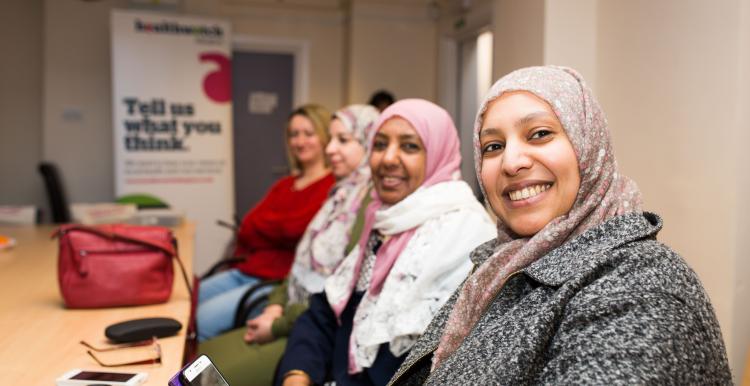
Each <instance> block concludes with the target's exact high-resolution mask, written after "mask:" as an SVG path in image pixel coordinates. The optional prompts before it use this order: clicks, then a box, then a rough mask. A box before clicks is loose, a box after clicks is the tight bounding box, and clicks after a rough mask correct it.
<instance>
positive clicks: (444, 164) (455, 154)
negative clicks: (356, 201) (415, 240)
mask: <svg viewBox="0 0 750 386" xmlns="http://www.w3.org/2000/svg"><path fill="white" fill-rule="evenodd" d="M395 117H400V118H403V119H405V120H406V121H408V122H409V123H410V124H411V125H412V126H413V127H414V129H415V130H416V131H417V134H419V137H420V139H421V140H422V143H423V144H424V146H425V151H426V153H427V154H426V165H425V180H424V182H423V183H422V185H421V186H420V187H419V188H418V190H419V189H422V188H425V187H428V186H432V185H435V184H437V183H439V182H444V181H452V180H457V179H460V178H461V171H460V166H461V153H460V152H459V142H458V130H457V129H456V126H455V125H454V124H453V119H451V117H450V115H449V114H448V112H447V111H445V110H444V109H443V108H441V107H440V106H438V105H436V104H434V103H432V102H429V101H426V100H423V99H402V100H400V101H398V102H396V103H394V104H392V105H390V106H389V107H388V108H387V109H385V110H384V111H383V113H382V114H381V115H380V118H379V119H378V120H377V121H376V122H375V125H374V127H375V128H376V130H375V132H377V131H378V130H379V129H380V127H381V126H382V125H383V124H384V123H385V122H386V121H388V120H389V119H392V118H395ZM372 140H374V138H373V139H371V141H372ZM369 147H370V148H372V143H370V146H369ZM372 194H373V200H372V202H370V205H369V206H368V207H367V210H366V213H365V223H364V228H363V229H362V235H363V236H362V237H360V240H359V251H360V252H359V257H358V261H357V264H356V266H355V269H354V277H353V278H352V280H351V283H350V284H349V290H348V291H349V296H347V297H346V298H343V299H342V300H341V301H339V302H338V303H336V304H332V305H331V306H332V308H333V310H334V312H335V313H336V316H337V317H338V316H340V315H341V313H342V312H343V311H344V307H346V303H347V302H348V301H349V297H350V296H351V292H352V291H353V290H354V286H355V285H356V283H357V279H358V278H359V271H360V266H361V264H362V261H363V260H364V256H365V253H366V249H367V248H366V244H367V241H368V239H369V237H368V235H369V234H370V232H372V230H373V225H374V224H375V213H376V212H377V211H378V209H381V208H383V207H384V206H385V204H384V203H383V202H382V201H381V200H380V198H379V197H378V195H377V193H376V192H375V191H374V190H373V193H372ZM395 205H398V204H395ZM419 225H420V224H415V226H414V227H413V228H411V229H409V230H407V231H404V232H402V233H399V234H397V235H393V236H391V237H390V238H388V239H387V240H386V241H385V242H384V243H383V245H382V246H381V247H380V249H378V253H377V256H376V259H375V265H374V266H373V271H372V278H371V280H370V286H369V289H368V292H369V294H370V295H371V296H377V295H378V294H379V293H380V290H381V289H382V287H383V282H384V281H385V279H386V277H387V276H388V273H389V272H390V271H391V268H392V267H393V264H394V263H395V262H396V259H397V258H398V256H399V255H400V254H401V251H402V250H403V249H404V247H405V246H406V244H407V243H408V242H409V240H410V239H411V237H412V235H413V234H414V231H415V230H416V228H418V226H419Z"/></svg>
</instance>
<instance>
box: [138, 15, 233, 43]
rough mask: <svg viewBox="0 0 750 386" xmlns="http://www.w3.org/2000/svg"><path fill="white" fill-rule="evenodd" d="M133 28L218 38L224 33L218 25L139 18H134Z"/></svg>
mask: <svg viewBox="0 0 750 386" xmlns="http://www.w3.org/2000/svg"><path fill="white" fill-rule="evenodd" d="M135 30H136V31H137V32H150V33H161V34H172V35H194V36H196V37H205V38H219V37H221V36H222V35H224V31H223V30H222V29H221V27H219V26H216V25H215V26H205V25H187V24H180V23H176V22H172V21H162V22H158V23H147V22H144V21H141V20H140V19H136V20H135Z"/></svg>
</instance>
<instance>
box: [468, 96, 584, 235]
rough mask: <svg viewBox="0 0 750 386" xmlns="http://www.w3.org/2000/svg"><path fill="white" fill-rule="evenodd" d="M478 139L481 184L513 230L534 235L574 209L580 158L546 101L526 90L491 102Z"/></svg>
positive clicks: (496, 210) (490, 200) (518, 233)
mask: <svg viewBox="0 0 750 386" xmlns="http://www.w3.org/2000/svg"><path fill="white" fill-rule="evenodd" d="M479 139H480V147H481V155H482V173H481V180H482V186H484V188H485V193H486V194H487V198H488V200H489V203H490V205H491V206H492V209H493V210H494V211H495V213H497V215H498V216H500V217H501V218H502V219H503V220H504V222H505V224H506V225H507V226H508V227H509V228H510V229H511V230H512V231H513V232H515V233H516V234H517V235H519V236H531V235H533V234H535V233H537V232H538V231H539V230H540V229H542V228H543V227H544V226H545V225H547V223H549V222H550V221H551V220H552V219H554V218H556V217H559V216H561V215H563V214H565V213H568V211H570V208H572V207H573V202H574V201H575V199H576V195H577V193H578V188H579V186H580V183H581V177H580V176H579V174H578V161H577V160H576V155H575V151H574V150H573V145H572V144H571V143H570V140H569V139H568V136H567V134H565V130H564V129H563V127H562V124H561V123H560V121H559V120H558V119H557V117H556V116H555V113H554V112H553V111H552V108H551V107H550V106H549V105H548V104H547V102H545V101H543V100H542V99H540V98H539V97H536V96H534V94H532V93H529V92H524V91H519V92H511V93H506V94H503V95H502V96H501V97H499V98H497V99H496V100H494V101H493V102H491V103H490V104H489V105H488V107H487V114H486V115H485V119H484V124H483V126H482V129H481V131H480V132H479Z"/></svg>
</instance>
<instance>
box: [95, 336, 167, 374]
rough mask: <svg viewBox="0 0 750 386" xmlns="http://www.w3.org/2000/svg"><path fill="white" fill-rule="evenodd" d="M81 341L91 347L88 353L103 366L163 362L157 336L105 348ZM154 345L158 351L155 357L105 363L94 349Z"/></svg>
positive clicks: (100, 350)
mask: <svg viewBox="0 0 750 386" xmlns="http://www.w3.org/2000/svg"><path fill="white" fill-rule="evenodd" d="M80 343H81V344H82V345H84V346H86V347H88V348H89V350H86V353H87V354H89V356H91V358H94V360H95V361H96V363H98V364H99V365H100V366H103V367H120V366H135V365H153V364H159V365H160V364H161V346H160V345H159V342H158V341H157V340H156V337H154V338H151V339H148V340H142V341H139V342H133V343H124V344H118V345H114V346H108V347H105V348H99V347H95V346H93V345H92V344H90V343H88V342H86V341H84V340H82V341H80ZM147 346H152V347H153V349H154V351H155V352H156V355H155V356H154V357H153V358H148V359H142V360H137V361H131V362H123V363H104V362H102V361H101V360H100V359H99V358H97V357H96V355H95V354H94V351H96V352H111V351H116V350H121V349H128V348H131V347H147Z"/></svg>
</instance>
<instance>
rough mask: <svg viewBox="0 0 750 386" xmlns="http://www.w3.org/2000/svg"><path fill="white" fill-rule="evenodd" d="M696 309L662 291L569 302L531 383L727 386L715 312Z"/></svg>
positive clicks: (622, 294) (726, 373) (727, 380)
mask: <svg viewBox="0 0 750 386" xmlns="http://www.w3.org/2000/svg"><path fill="white" fill-rule="evenodd" d="M708 307H710V306H708ZM701 308H702V307H700V306H698V307H691V306H690V305H688V304H686V303H685V302H684V301H683V300H681V299H679V298H677V297H675V296H674V295H672V294H668V293H661V292H621V293H614V294H608V296H606V297H596V298H588V299H583V300H581V301H574V302H571V303H570V304H569V305H568V307H567V308H566V311H565V315H564V317H563V319H562V321H561V323H560V325H559V326H558V329H557V331H556V333H555V334H554V337H553V338H552V341H551V342H550V345H549V346H548V350H547V352H546V354H545V355H546V356H547V358H548V360H547V361H546V362H545V365H544V368H543V369H542V371H541V372H539V373H538V374H539V379H537V380H536V381H537V382H538V383H540V384H555V385H560V384H660V385H661V384H679V385H688V384H731V383H732V380H731V374H730V373H729V368H728V365H727V361H726V357H725V355H724V354H723V353H724V352H725V351H724V347H723V343H722V339H721V333H720V331H719V327H718V325H717V323H716V320H715V317H713V311H712V310H711V309H710V308H709V309H705V308H704V309H701ZM707 312H708V313H710V315H707Z"/></svg>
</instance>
